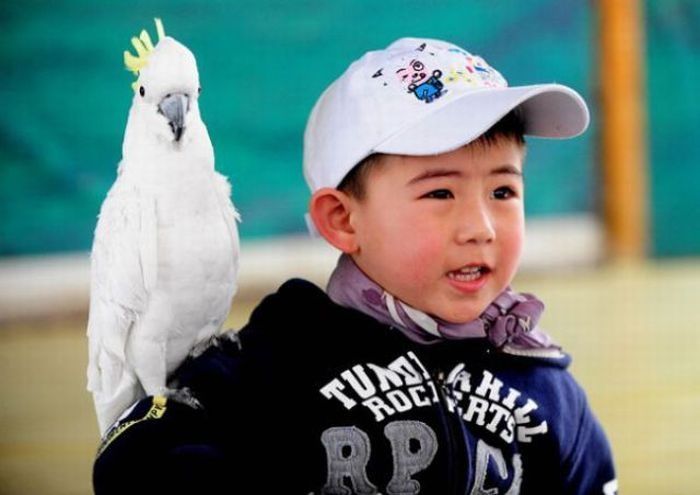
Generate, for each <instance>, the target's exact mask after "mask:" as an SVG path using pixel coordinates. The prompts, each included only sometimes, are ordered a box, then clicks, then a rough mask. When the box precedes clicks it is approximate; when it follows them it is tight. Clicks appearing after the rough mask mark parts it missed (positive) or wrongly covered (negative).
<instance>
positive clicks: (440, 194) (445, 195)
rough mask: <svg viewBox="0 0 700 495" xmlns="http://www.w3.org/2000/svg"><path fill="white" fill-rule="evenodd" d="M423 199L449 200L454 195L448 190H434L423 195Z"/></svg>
mask: <svg viewBox="0 0 700 495" xmlns="http://www.w3.org/2000/svg"><path fill="white" fill-rule="evenodd" d="M423 197H424V198H430V199H451V198H454V195H453V194H452V191H450V190H449V189H436V190H434V191H430V192H429V193H428V194H425V195H423Z"/></svg>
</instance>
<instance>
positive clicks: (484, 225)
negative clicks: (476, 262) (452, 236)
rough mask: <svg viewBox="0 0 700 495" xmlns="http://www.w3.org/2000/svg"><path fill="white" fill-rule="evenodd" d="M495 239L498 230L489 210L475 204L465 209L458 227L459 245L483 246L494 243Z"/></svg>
mask: <svg viewBox="0 0 700 495" xmlns="http://www.w3.org/2000/svg"><path fill="white" fill-rule="evenodd" d="M495 238H496V230H495V229H494V225H493V219H492V218H491V215H490V214H489V211H488V209H487V208H485V207H484V205H481V204H474V203H472V204H471V205H469V206H468V207H467V208H465V211H464V212H463V213H462V215H461V217H460V219H459V222H458V226H457V232H456V241H457V243H458V244H467V243H473V244H482V243H489V242H492V241H493V240H494V239H495Z"/></svg>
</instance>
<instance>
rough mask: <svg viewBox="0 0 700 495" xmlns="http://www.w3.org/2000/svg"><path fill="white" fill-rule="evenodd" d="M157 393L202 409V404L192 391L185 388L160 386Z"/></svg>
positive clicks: (193, 407)
mask: <svg viewBox="0 0 700 495" xmlns="http://www.w3.org/2000/svg"><path fill="white" fill-rule="evenodd" d="M159 395H162V396H164V397H166V398H167V399H168V400H171V401H174V402H178V403H180V404H184V405H186V406H189V407H191V408H192V409H202V404H201V402H199V401H198V400H197V398H196V397H195V396H194V395H193V394H192V391H191V390H190V389H189V388H187V387H183V388H166V387H162V388H161V392H160V393H159Z"/></svg>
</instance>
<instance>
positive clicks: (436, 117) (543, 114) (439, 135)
mask: <svg viewBox="0 0 700 495" xmlns="http://www.w3.org/2000/svg"><path fill="white" fill-rule="evenodd" d="M445 96H447V95H445ZM518 107H519V111H520V112H521V115H522V117H523V120H524V123H525V134H526V135H530V136H539V137H548V138H569V137H574V136H578V135H579V134H581V133H583V131H585V130H586V128H587V127H588V122H589V120H590V117H589V114H588V108H587V107H586V103H585V101H584V100H583V98H581V96H580V95H579V94H578V93H577V92H576V91H574V90H573V89H571V88H568V87H566V86H562V85H560V84H539V85H533V86H516V87H512V88H485V89H480V90H474V91H469V92H467V93H465V94H463V95H461V96H459V97H457V98H456V99H454V100H453V101H451V102H449V103H447V104H446V105H444V106H442V107H441V108H437V109H436V110H435V111H434V112H431V113H430V114H428V115H426V116H424V117H423V118H422V119H420V120H418V121H416V122H412V123H407V125H406V126H405V127H404V128H403V129H401V130H399V132H397V133H395V134H394V135H392V136H389V137H388V138H387V139H385V140H384V141H383V142H381V143H380V144H379V145H377V146H375V148H374V152H378V153H392V154H398V155H430V154H435V153H445V152H448V151H452V150H454V149H457V148H459V147H461V146H464V145H465V144H468V143H470V142H471V141H473V140H474V139H476V138H478V137H479V136H481V135H482V134H483V133H484V132H486V131H487V130H488V129H490V128H491V127H492V126H493V125H494V124H496V122H498V121H499V120H500V119H501V118H502V117H504V116H505V115H506V114H507V113H508V112H510V111H511V110H513V109H515V108H518Z"/></svg>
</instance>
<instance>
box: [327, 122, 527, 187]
mask: <svg viewBox="0 0 700 495" xmlns="http://www.w3.org/2000/svg"><path fill="white" fill-rule="evenodd" d="M503 139H505V140H512V141H513V142H515V143H516V144H517V145H518V146H521V147H525V121H524V120H523V118H522V116H521V114H520V112H519V111H518V109H514V110H511V111H510V112H509V113H507V114H506V115H505V116H504V117H503V118H501V120H499V121H498V122H496V123H495V124H494V125H493V126H492V127H490V128H489V129H488V130H487V131H486V132H485V133H483V134H482V135H481V136H479V137H478V138H476V139H475V140H474V141H471V142H470V143H468V144H467V145H465V146H483V147H489V146H492V145H494V144H496V143H497V142H499V141H500V140H503ZM384 156H386V154H384V153H373V154H371V155H369V156H368V157H366V158H365V159H363V160H362V161H361V162H360V163H358V164H357V165H355V166H354V167H353V168H352V170H350V172H348V174H347V175H346V176H345V177H344V178H343V180H341V181H340V184H339V185H338V190H340V191H342V192H344V193H345V194H347V195H349V196H351V197H353V198H355V199H357V200H363V199H364V198H365V193H366V185H367V178H368V177H369V174H370V172H371V171H372V170H373V169H374V168H376V167H377V166H378V165H379V164H381V162H382V157H384Z"/></svg>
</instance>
